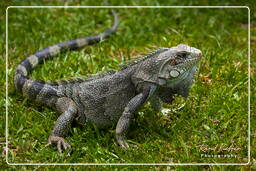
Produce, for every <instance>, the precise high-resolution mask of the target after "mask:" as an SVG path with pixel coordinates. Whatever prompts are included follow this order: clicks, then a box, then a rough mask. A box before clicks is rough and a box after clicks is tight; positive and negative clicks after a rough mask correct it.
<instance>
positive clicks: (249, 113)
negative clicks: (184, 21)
mask: <svg viewBox="0 0 256 171" xmlns="http://www.w3.org/2000/svg"><path fill="white" fill-rule="evenodd" d="M9 8H247V9H248V162H247V163H9V162H8V105H9V104H8V43H7V42H8V9H9ZM6 83H7V84H6V103H5V105H6V108H5V109H6V132H5V133H6V163H7V164H8V165H248V164H250V150H251V148H250V138H251V135H250V115H251V111H250V8H249V7H248V6H8V7H7V8H6Z"/></svg>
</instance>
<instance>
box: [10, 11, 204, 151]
mask: <svg viewBox="0 0 256 171" xmlns="http://www.w3.org/2000/svg"><path fill="white" fill-rule="evenodd" d="M113 15H114V24H113V26H112V27H111V28H110V29H107V30H106V31H105V32H103V33H101V34H98V35H95V36H90V37H85V38H80V39H76V40H71V41H66V42H63V43H59V44H56V45H53V46H50V47H48V48H45V49H43V50H40V51H38V52H36V53H35V54H33V55H30V56H28V57H27V58H25V59H24V60H23V61H22V62H21V63H20V64H19V65H18V67H17V69H16V72H15V75H14V83H15V87H16V90H17V91H19V92H22V93H23V96H25V97H27V98H29V99H32V100H34V101H35V102H38V103H41V104H44V105H46V106H50V107H52V108H55V109H56V110H57V111H58V112H60V113H61V115H60V116H59V117H58V119H57V121H56V123H55V126H54V128H53V130H52V133H51V135H50V136H49V138H48V144H47V145H50V144H57V149H58V151H60V152H61V151H62V149H63V148H64V149H67V148H70V145H69V144H68V143H67V142H66V141H65V139H64V136H65V135H66V133H67V132H68V131H69V130H70V128H71V124H72V122H73V121H78V122H80V123H84V124H85V123H87V122H91V123H93V124H95V125H96V126H97V127H99V128H107V127H110V126H113V125H116V140H117V143H118V144H119V145H120V146H121V147H129V145H128V143H127V142H126V140H125V133H126V132H127V130H128V128H129V125H130V122H131V120H132V119H133V117H134V113H135V112H136V111H137V110H138V109H139V108H140V107H141V106H142V105H143V104H144V103H145V102H146V101H147V100H150V102H151V104H152V106H153V108H155V109H156V110H157V109H159V108H160V106H159V104H160V101H159V100H162V101H164V102H168V103H170V102H171V101H172V100H173V95H174V94H180V95H182V96H184V97H187V96H188V91H189V88H190V86H191V84H192V81H193V77H194V73H195V71H196V69H197V63H198V61H199V59H200V57H201V55H202V53H201V51H200V50H198V49H196V48H193V47H190V46H187V45H184V44H181V45H178V46H175V47H171V48H160V49H158V50H156V51H154V52H153V53H150V54H148V55H146V56H145V57H143V58H140V59H139V60H137V61H135V62H131V63H130V64H128V65H127V66H126V67H123V68H121V69H120V70H117V71H114V72H110V73H107V74H99V75H97V76H95V77H91V78H89V79H87V78H77V79H66V80H61V81H57V82H44V81H39V80H33V79H31V78H29V77H28V74H29V73H30V72H31V71H32V70H33V69H34V68H35V67H36V66H37V65H38V64H40V63H43V62H44V60H47V59H49V58H51V57H54V56H56V55H57V54H58V53H61V52H65V51H68V50H76V49H80V48H82V47H84V46H86V45H92V44H95V43H98V42H100V41H101V40H103V39H105V38H107V37H109V36H110V35H111V34H112V33H114V32H115V31H116V29H117V26H118V16H117V14H116V13H113Z"/></svg>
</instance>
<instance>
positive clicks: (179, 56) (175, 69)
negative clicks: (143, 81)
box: [157, 44, 202, 87]
mask: <svg viewBox="0 0 256 171" xmlns="http://www.w3.org/2000/svg"><path fill="white" fill-rule="evenodd" d="M201 56H202V52H201V51H200V50H199V49H196V48H193V47H190V46H188V45H185V44H180V45H178V46H175V47H172V48H169V49H168V50H166V51H165V52H163V53H161V54H159V56H158V57H157V58H158V59H157V60H160V61H161V63H162V64H161V66H160V68H159V74H158V83H159V84H160V85H163V86H167V87H169V85H172V84H173V83H174V82H178V81H179V80H184V79H186V78H187V77H188V76H190V75H191V72H193V74H194V71H193V70H195V68H196V66H197V63H198V62H199V60H200V58H201ZM191 79H192V78H191Z"/></svg>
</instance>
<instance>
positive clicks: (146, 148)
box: [0, 2, 255, 170]
mask: <svg viewBox="0 0 256 171" xmlns="http://www.w3.org/2000/svg"><path fill="white" fill-rule="evenodd" d="M134 3H135V2H134ZM46 4H47V3H44V5H46ZM56 4H58V3H57V2H56ZM116 4H117V2H116ZM23 5H24V4H23ZM33 5H35V4H33ZM52 5H53V4H52ZM131 5H134V4H131ZM148 5H149V4H148ZM204 5H206V4H204ZM117 12H118V14H119V16H120V26H119V28H118V31H117V33H116V34H115V35H113V36H111V37H110V38H109V39H108V40H105V41H103V42H101V43H99V44H96V45H93V46H90V47H86V48H84V49H82V50H80V51H74V52H67V53H65V54H61V55H60V56H59V58H55V59H54V60H51V61H47V62H46V63H45V64H44V65H40V66H39V67H37V68H36V69H35V70H34V72H33V73H32V74H31V75H30V76H31V77H32V78H35V79H41V80H56V79H61V78H68V77H76V76H82V75H90V74H95V73H98V72H100V71H104V70H108V69H118V68H120V67H119V64H120V63H123V62H125V61H127V60H129V59H134V58H136V56H140V55H144V54H146V53H148V52H150V51H151V50H153V49H155V47H172V46H176V45H178V44H180V43H185V44H188V45H190V46H193V47H196V48H198V49H200V50H202V52H203V54H204V56H203V59H202V61H201V64H200V70H199V72H198V73H197V75H196V82H195V84H194V85H193V86H192V89H191V91H190V96H189V98H188V101H187V104H186V106H185V107H184V108H183V109H182V110H181V111H178V112H175V113H170V114H169V115H167V116H165V115H162V114H160V113H158V114H155V113H154V112H153V111H152V109H151V107H150V106H149V105H145V106H144V107H143V108H141V109H140V110H139V112H138V114H137V118H136V120H135V121H134V123H133V124H132V126H131V129H130V131H129V133H128V134H127V139H128V140H129V142H130V143H134V144H136V145H137V146H138V148H130V149H128V150H127V149H122V148H120V147H119V146H117V145H116V144H115V137H114V132H115V131H114V130H115V129H114V128H113V129H110V130H99V129H97V128H95V127H93V126H92V125H88V126H85V127H75V128H73V129H72V131H71V134H70V135H69V136H68V137H67V138H66V140H67V141H68V142H69V143H70V145H71V146H72V151H66V152H64V153H63V154H59V153H58V152H57V149H56V147H53V146H50V147H45V145H46V143H47V138H48V136H49V135H50V132H51V130H52V128H53V126H54V122H55V121H56V119H57V118H58V115H59V114H58V113H57V112H55V111H54V110H52V109H50V108H47V107H44V106H40V105H37V104H34V103H33V101H30V100H27V99H25V98H24V97H22V95H21V94H18V93H17V92H16V91H15V89H14V84H13V76H14V72H15V68H16V67H17V65H18V64H19V62H20V61H21V60H22V59H23V58H24V57H26V56H28V55H30V54H33V53H35V52H36V51H38V50H39V49H42V48H45V47H48V46H50V45H53V44H56V43H59V42H62V41H66V40H71V39H75V38H79V37H84V36H90V35H93V34H96V33H99V32H102V31H104V30H105V29H106V28H107V27H110V26H111V24H112V16H111V15H110V14H109V10H108V9H16V8H15V9H14V8H10V9H9V10H8V22H9V24H8V36H9V37H8V68H9V71H8V79H9V82H8V87H9V89H8V96H9V97H8V102H9V106H8V111H9V112H8V128H9V130H8V132H9V136H8V138H9V150H10V151H9V155H8V156H9V160H8V161H9V162H10V163H169V162H174V163H246V162H247V161H248V158H247V153H248V141H247V139H248V132H247V130H248V120H247V118H248V90H247V88H248V59H247V54H248V30H247V25H246V24H247V14H248V10H247V9H246V8H240V9H117ZM1 28H2V29H3V27H1ZM252 29H254V31H255V25H254V26H253V28H252ZM254 40H255V37H254ZM254 44H255V42H254ZM1 62H2V63H4V61H3V59H1ZM253 64H255V63H253ZM1 69H3V70H4V69H5V68H4V66H1ZM0 78H1V83H2V82H3V85H4V79H5V75H4V73H2V74H0ZM252 81H253V82H254V78H252ZM1 90H3V91H2V92H1V95H2V96H4V87H3V88H2V87H1ZM254 92H255V91H254ZM253 99H254V100H255V95H254V94H252V103H253ZM4 103H5V100H4V99H2V100H0V104H1V106H4ZM180 103H182V101H181V100H180V98H178V99H177V100H176V101H175V102H174V104H172V105H166V107H169V108H176V107H177V106H179V105H180ZM3 112H4V110H3ZM252 125H254V126H255V123H254V122H253V123H252ZM1 129H2V130H4V125H1ZM252 134H253V135H254V136H255V132H253V133H252ZM3 136H4V135H3ZM3 136H1V138H2V137H3ZM202 145H206V146H208V147H216V146H217V147H230V146H232V147H238V148H240V149H239V150H238V151H232V152H227V151H222V152H217V151H215V152H214V151H210V152H207V153H206V154H233V155H236V156H237V157H236V158H203V157H201V156H200V155H201V154H205V153H204V152H202V151H201V150H200V146H202ZM69 152H70V156H69V155H68V153H69ZM253 154H254V155H255V153H253ZM254 167H255V166H254ZM58 168H59V169H61V168H62V167H58ZM92 168H97V167H92ZM106 168H108V167H106ZM119 168H123V169H125V167H119ZM139 168H140V167H138V168H137V169H139ZM150 168H151V169H154V168H155V167H149V169H150ZM163 168H164V167H158V169H163ZM182 168H185V167H181V169H182ZM186 168H187V169H192V168H193V167H188V166H186ZM207 168H208V167H205V169H207ZM211 168H215V169H218V170H219V169H222V167H219V166H216V167H211ZM246 168H247V169H248V168H249V167H244V169H246ZM23 169H24V168H23ZM127 169H129V167H128V168H127ZM169 169H171V168H169Z"/></svg>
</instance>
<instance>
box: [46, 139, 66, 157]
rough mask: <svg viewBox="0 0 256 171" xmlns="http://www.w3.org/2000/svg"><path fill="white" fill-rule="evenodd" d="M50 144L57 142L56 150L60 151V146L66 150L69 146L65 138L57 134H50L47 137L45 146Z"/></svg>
mask: <svg viewBox="0 0 256 171" xmlns="http://www.w3.org/2000/svg"><path fill="white" fill-rule="evenodd" d="M50 144H57V148H58V151H59V152H60V153H61V152H62V147H63V148H64V149H65V150H66V149H67V148H71V146H70V145H69V144H68V143H67V142H65V139H64V138H62V137H58V136H50V137H49V138H48V144H46V146H48V145H50Z"/></svg>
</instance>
